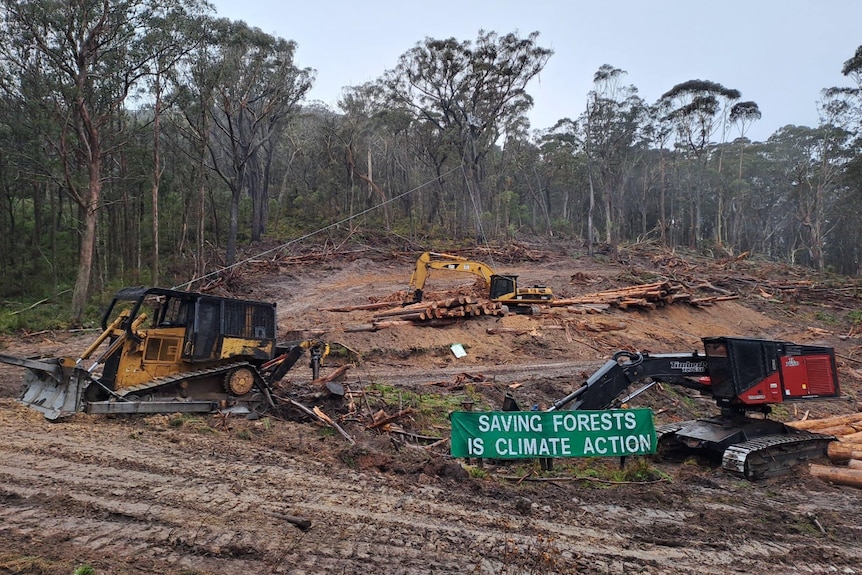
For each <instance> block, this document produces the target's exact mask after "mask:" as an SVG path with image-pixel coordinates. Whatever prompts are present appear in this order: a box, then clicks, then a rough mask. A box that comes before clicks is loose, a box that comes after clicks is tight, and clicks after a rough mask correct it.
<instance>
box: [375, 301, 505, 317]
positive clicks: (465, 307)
mask: <svg viewBox="0 0 862 575" xmlns="http://www.w3.org/2000/svg"><path fill="white" fill-rule="evenodd" d="M504 313H505V312H504V311H503V305H502V304H500V303H497V302H492V301H480V300H479V299H478V298H475V297H470V296H458V297H450V298H446V299H441V300H435V301H427V302H426V301H423V302H419V303H414V304H410V305H407V306H404V307H399V308H395V309H391V310H388V311H382V312H380V313H378V314H376V315H375V316H374V320H375V321H380V320H384V321H385V320H387V319H393V318H394V319H399V320H407V321H426V320H430V319H449V318H459V317H475V316H480V315H504Z"/></svg>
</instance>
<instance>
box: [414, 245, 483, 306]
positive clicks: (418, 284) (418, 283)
mask: <svg viewBox="0 0 862 575" xmlns="http://www.w3.org/2000/svg"><path fill="white" fill-rule="evenodd" d="M431 270H450V271H455V272H465V273H469V274H473V275H475V276H479V277H480V278H482V279H483V280H485V284H486V285H488V286H490V285H491V277H492V276H493V275H495V274H494V270H492V269H491V268H490V267H488V265H487V264H483V263H482V262H477V261H473V260H468V259H467V258H463V257H461V256H456V255H452V254H443V253H437V252H425V253H423V254H422V255H421V256H419V258H418V259H417V260H416V269H415V270H413V275H412V276H411V277H410V286H409V287H408V290H407V293H408V295H410V294H412V295H413V301H414V302H420V301H422V289H423V288H424V287H425V281H426V280H427V279H428V276H429V274H430V273H431Z"/></svg>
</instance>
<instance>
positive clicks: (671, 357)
mask: <svg viewBox="0 0 862 575" xmlns="http://www.w3.org/2000/svg"><path fill="white" fill-rule="evenodd" d="M706 375H707V364H706V358H705V357H704V356H703V355H699V354H698V353H696V352H695V353H667V354H658V355H649V354H647V353H631V352H628V351H618V352H617V353H615V354H614V356H613V359H610V360H608V361H607V362H606V363H605V364H604V365H603V366H602V367H601V368H599V370H598V371H596V372H595V373H594V374H592V375H591V376H590V377H589V379H587V381H585V382H584V384H583V385H582V386H581V387H579V388H578V389H576V390H575V391H573V392H572V393H570V394H569V395H567V396H566V397H563V398H562V399H558V400H557V401H555V402H554V403H553V405H552V406H551V407H550V408H549V411H554V410H558V409H562V408H563V407H566V406H567V405H569V404H572V405H571V407H570V409H607V408H609V407H612V406H613V405H614V402H615V401H616V400H617V398H619V396H620V395H622V394H623V392H624V391H625V390H626V389H627V388H628V387H629V386H630V385H632V384H633V383H637V382H638V381H641V380H644V379H646V378H651V379H653V380H654V381H662V382H666V383H673V384H676V385H682V386H684V387H688V388H691V389H696V390H698V391H708V390H709V386H708V385H705V384H703V383H700V382H698V381H697V379H696V378H697V377H701V376H706ZM573 402H574V403H573Z"/></svg>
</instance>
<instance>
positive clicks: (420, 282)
mask: <svg viewBox="0 0 862 575" xmlns="http://www.w3.org/2000/svg"><path fill="white" fill-rule="evenodd" d="M431 270H449V271H453V272H462V273H468V274H473V275H475V276H478V277H480V278H482V279H483V280H484V282H485V284H486V286H487V287H488V299H490V300H491V301H493V302H497V303H501V304H503V305H505V306H507V308H508V309H509V311H512V312H513V313H523V314H531V313H533V312H534V311H535V310H534V308H535V306H536V305H537V304H546V303H548V302H549V301H550V300H552V299H553V298H554V293H553V291H552V290H551V288H549V287H546V286H541V285H534V286H530V287H519V286H518V276H517V275H515V274H498V273H496V272H495V271H494V270H493V269H491V267H490V266H489V265H488V264H485V263H482V262H477V261H473V260H468V259H467V258H463V257H461V256H456V255H452V254H441V253H437V252H425V253H423V254H422V255H420V256H419V258H418V259H417V260H416V269H414V270H413V275H412V276H411V277H410V285H409V287H408V288H407V294H408V295H412V296H413V299H412V301H411V302H410V303H417V302H420V301H422V296H423V291H422V290H423V289H424V287H425V282H426V280H427V279H428V276H429V275H430V274H431ZM405 303H407V302H405Z"/></svg>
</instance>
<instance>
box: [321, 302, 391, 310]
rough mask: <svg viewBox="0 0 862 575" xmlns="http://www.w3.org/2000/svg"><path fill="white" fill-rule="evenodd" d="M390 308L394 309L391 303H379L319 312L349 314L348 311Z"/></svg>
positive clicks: (329, 308)
mask: <svg viewBox="0 0 862 575" xmlns="http://www.w3.org/2000/svg"><path fill="white" fill-rule="evenodd" d="M388 307H392V302H391V301H379V302H377V303H363V304H359V305H345V306H341V307H322V308H318V311H334V312H348V311H363V310H375V309H386V308H388Z"/></svg>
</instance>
